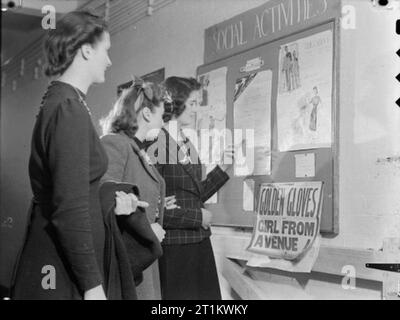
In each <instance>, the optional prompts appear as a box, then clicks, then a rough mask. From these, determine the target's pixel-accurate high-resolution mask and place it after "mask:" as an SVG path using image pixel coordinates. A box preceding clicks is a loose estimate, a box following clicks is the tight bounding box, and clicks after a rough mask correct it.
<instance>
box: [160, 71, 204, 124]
mask: <svg viewBox="0 0 400 320" xmlns="http://www.w3.org/2000/svg"><path fill="white" fill-rule="evenodd" d="M163 86H164V87H165V90H167V91H168V94H169V95H170V97H171V99H172V102H171V103H165V104H164V109H165V110H164V115H163V120H164V122H168V121H170V120H171V119H172V118H173V117H179V116H180V115H181V114H182V113H183V111H185V109H186V105H185V103H186V101H187V99H188V98H189V96H190V94H191V93H192V92H193V91H197V90H200V88H201V84H200V83H199V82H198V81H197V80H196V79H194V78H181V77H169V78H167V79H166V80H165V81H164V82H163Z"/></svg>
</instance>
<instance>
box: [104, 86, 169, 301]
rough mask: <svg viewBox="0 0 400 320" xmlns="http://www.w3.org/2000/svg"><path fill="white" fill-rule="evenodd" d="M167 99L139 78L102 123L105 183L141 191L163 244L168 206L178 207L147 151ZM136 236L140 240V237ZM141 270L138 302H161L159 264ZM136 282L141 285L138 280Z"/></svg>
mask: <svg viewBox="0 0 400 320" xmlns="http://www.w3.org/2000/svg"><path fill="white" fill-rule="evenodd" d="M163 98H164V90H162V88H160V87H159V86H156V85H154V84H152V83H146V82H143V80H141V79H139V78H135V80H134V82H133V84H132V86H131V87H130V88H128V89H125V90H124V91H123V92H122V94H121V96H120V97H119V99H118V100H117V102H116V103H115V105H114V107H113V109H112V110H111V111H110V113H109V115H108V116H107V117H106V118H104V119H103V120H102V121H101V125H102V128H103V134H104V136H103V137H102V138H101V142H102V144H103V146H104V148H105V150H106V152H107V155H108V159H109V165H108V170H107V172H106V174H105V175H104V176H103V179H102V180H104V181H107V180H112V181H117V182H128V183H131V184H135V185H136V186H137V187H138V188H139V192H140V198H141V199H142V200H144V201H146V202H147V203H148V204H149V207H148V208H146V215H147V219H148V222H149V223H150V224H151V228H152V230H153V232H154V233H155V235H156V236H157V238H158V241H159V242H161V241H162V240H163V238H164V235H165V231H164V230H163V228H162V221H163V212H164V204H166V205H167V207H168V208H176V205H175V198H174V197H169V198H167V199H165V183H164V179H163V178H162V177H161V176H160V174H159V173H158V171H157V169H156V168H155V167H154V166H153V165H152V163H151V162H150V160H149V158H148V156H147V155H146V152H145V150H144V148H145V140H146V139H151V138H152V139H154V138H156V137H157V134H158V132H159V130H160V129H161V127H162V125H163V121H162V115H163V112H164V108H163ZM128 232H129V231H128ZM130 232H132V231H130ZM132 236H134V237H136V238H137V235H132ZM127 241H128V240H127ZM127 241H126V243H127V246H128V245H129V242H127ZM158 245H159V244H158ZM160 250H161V246H160ZM128 254H130V255H131V257H130V260H131V263H132V264H133V263H135V260H138V259H140V257H137V256H136V255H137V253H136V252H134V250H131V252H129V253H128ZM157 258H158V257H157ZM140 271H143V281H142V282H141V283H140V285H138V286H137V288H136V292H137V295H138V299H139V300H148V299H151V300H157V299H158V300H159V299H161V291H160V278H159V271H158V261H155V262H154V263H153V264H152V265H151V266H150V267H149V268H147V269H145V270H140ZM135 280H136V282H138V281H137V278H136V279H135Z"/></svg>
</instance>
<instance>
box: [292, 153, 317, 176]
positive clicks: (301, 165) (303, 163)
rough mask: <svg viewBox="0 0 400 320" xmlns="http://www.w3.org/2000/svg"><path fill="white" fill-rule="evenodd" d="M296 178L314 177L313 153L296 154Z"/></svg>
mask: <svg viewBox="0 0 400 320" xmlns="http://www.w3.org/2000/svg"><path fill="white" fill-rule="evenodd" d="M294 157H295V163H296V168H295V171H296V178H313V177H315V153H305V154H296V155H295V156H294Z"/></svg>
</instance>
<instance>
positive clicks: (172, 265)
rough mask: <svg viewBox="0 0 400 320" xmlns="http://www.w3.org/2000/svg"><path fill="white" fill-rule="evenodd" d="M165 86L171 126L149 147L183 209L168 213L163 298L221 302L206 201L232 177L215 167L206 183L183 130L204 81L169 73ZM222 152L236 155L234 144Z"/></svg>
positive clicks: (190, 121) (162, 264)
mask: <svg viewBox="0 0 400 320" xmlns="http://www.w3.org/2000/svg"><path fill="white" fill-rule="evenodd" d="M164 86H165V88H166V90H167V92H168V94H169V95H170V96H171V99H172V103H170V104H165V113H164V116H163V118H164V121H165V122H167V124H166V126H165V128H164V129H163V130H162V132H160V135H159V137H158V141H157V143H156V144H154V145H153V146H151V147H150V148H154V149H157V150H158V151H157V152H158V153H157V156H158V169H159V172H160V173H161V175H162V176H163V177H164V179H165V184H166V194H167V195H172V194H174V195H176V203H177V205H178V206H179V208H175V209H171V210H168V209H167V210H166V211H165V212H164V225H163V226H164V228H165V230H166V236H165V239H164V241H163V243H162V244H163V252H164V254H163V256H162V257H161V258H160V277H161V290H162V297H163V299H165V300H174V299H177V300H181V299H191V300H204V299H208V300H220V299H221V293H220V288H219V282H218V275H217V270H216V265H215V260H214V255H213V250H212V247H211V242H210V235H211V231H210V224H211V219H212V213H211V212H210V211H208V210H206V209H205V208H204V202H206V201H207V200H208V199H209V198H210V197H211V196H212V195H213V194H214V193H216V192H217V191H218V190H219V189H220V188H221V187H222V186H223V185H224V184H225V183H226V181H227V180H228V179H229V176H228V175H227V174H226V173H225V170H226V169H227V168H228V166H229V165H227V164H224V165H222V166H221V167H220V166H216V167H215V168H214V169H213V170H212V171H211V172H210V173H209V174H208V175H207V178H206V179H205V180H203V181H202V165H201V163H200V160H199V158H198V156H197V150H196V149H195V148H194V146H193V145H192V143H191V142H190V140H189V139H188V138H187V137H186V136H185V135H184V133H183V128H185V127H190V126H192V125H193V111H194V110H193V108H194V107H196V106H197V101H198V99H197V98H198V97H197V94H198V92H199V89H200V84H199V83H198V82H197V81H196V80H195V79H193V78H180V77H170V78H168V79H166V80H165V82H164ZM154 146H155V147H154ZM150 148H149V150H148V151H149V153H150ZM224 155H225V157H231V158H232V157H233V151H232V147H231V146H230V147H229V148H227V150H226V151H225V153H224ZM225 159H227V158H225ZM164 160H165V161H164Z"/></svg>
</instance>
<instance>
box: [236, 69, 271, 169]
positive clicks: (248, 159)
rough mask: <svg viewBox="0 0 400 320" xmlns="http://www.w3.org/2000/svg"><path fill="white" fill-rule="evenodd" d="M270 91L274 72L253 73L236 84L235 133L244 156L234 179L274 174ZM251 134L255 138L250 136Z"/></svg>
mask: <svg viewBox="0 0 400 320" xmlns="http://www.w3.org/2000/svg"><path fill="white" fill-rule="evenodd" d="M271 90H272V71H271V70H264V71H259V72H254V73H251V74H248V75H246V76H244V77H242V78H239V79H237V80H236V84H235V91H234V106H233V110H234V114H233V118H234V130H235V138H236V137H237V133H238V132H241V135H240V136H241V138H243V139H244V143H243V149H242V151H243V152H244V151H245V155H243V154H238V155H237V158H236V160H235V164H234V174H235V176H247V175H253V176H259V175H260V176H263V175H270V174H271ZM249 130H250V131H251V136H252V137H249V136H248V132H249ZM235 143H236V141H235ZM249 144H252V145H249ZM248 152H250V154H248ZM242 159H243V161H242Z"/></svg>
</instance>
